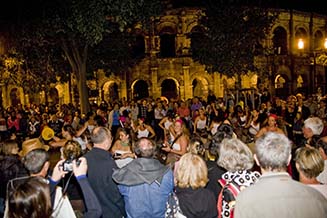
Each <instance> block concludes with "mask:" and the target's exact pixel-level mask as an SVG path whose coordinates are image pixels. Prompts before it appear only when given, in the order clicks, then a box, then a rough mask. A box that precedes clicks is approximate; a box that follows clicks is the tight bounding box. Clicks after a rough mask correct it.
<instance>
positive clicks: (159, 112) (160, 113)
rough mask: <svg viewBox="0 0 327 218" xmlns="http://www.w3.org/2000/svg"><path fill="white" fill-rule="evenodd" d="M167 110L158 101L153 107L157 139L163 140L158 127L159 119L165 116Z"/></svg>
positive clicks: (162, 133)
mask: <svg viewBox="0 0 327 218" xmlns="http://www.w3.org/2000/svg"><path fill="white" fill-rule="evenodd" d="M166 114H167V111H166V110H165V109H164V108H163V107H162V103H161V102H158V103H157V106H156V107H155V108H154V119H155V120H154V121H155V123H154V124H155V125H154V131H155V132H156V136H157V141H163V139H164V132H163V130H162V128H161V127H160V121H161V120H162V119H163V118H164V117H166Z"/></svg>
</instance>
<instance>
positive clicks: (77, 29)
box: [15, 0, 161, 113]
mask: <svg viewBox="0 0 327 218" xmlns="http://www.w3.org/2000/svg"><path fill="white" fill-rule="evenodd" d="M32 2H33V3H34V4H32V6H31V5H29V4H27V3H25V4H24V6H25V7H26V8H25V9H24V10H19V11H20V12H22V13H19V14H18V18H17V19H16V21H17V24H19V26H20V27H21V26H26V27H27V29H31V30H33V31H30V32H29V34H27V35H25V36H26V38H29V40H30V41H34V37H32V36H33V35H34V36H35V34H39V37H38V38H37V39H42V40H40V41H39V43H38V45H37V46H35V47H34V48H35V49H38V52H36V54H39V55H40V54H44V52H42V50H43V51H46V53H47V54H48V55H45V56H42V57H41V59H42V60H44V61H45V62H44V63H46V64H45V65H43V66H48V69H50V68H49V67H50V66H51V67H52V68H51V69H56V67H57V66H54V64H55V63H57V64H58V63H61V61H62V60H66V61H67V62H68V63H69V65H70V68H71V72H72V73H73V74H74V75H75V77H76V80H77V86H78V91H79V98H80V107H81V111H82V112H83V113H86V112H88V111H89V110H90V106H89V102H88V92H87V86H86V76H87V71H88V70H89V71H91V72H89V73H92V72H93V71H94V70H96V69H94V67H95V66H94V65H92V67H88V65H87V64H88V63H96V61H92V60H89V51H90V49H92V48H94V47H96V46H97V45H98V44H99V43H100V42H102V40H103V37H104V35H105V33H109V34H110V33H114V32H115V31H117V29H118V30H119V31H120V33H128V31H126V30H127V29H128V28H129V27H130V26H132V25H133V24H134V23H135V22H141V23H144V24H146V22H147V21H148V20H149V18H150V17H151V16H155V15H158V14H159V13H160V12H161V2H160V0H140V1H133V0H120V1H115V0H54V1H45V2H44V1H41V0H38V1H37V0H36V1H32ZM23 3H24V2H23ZM31 7H32V8H31ZM33 11H34V12H36V15H34V13H32V12H33ZM108 23H110V24H116V25H108ZM31 27H33V28H31ZM15 31H20V30H19V28H16V29H15ZM15 34H16V35H20V34H17V33H15ZM31 44H33V43H26V44H22V45H20V46H22V47H21V49H20V50H24V49H26V48H27V47H24V46H25V45H31ZM16 45H17V46H18V45H19V44H18V43H16ZM33 45H35V44H33ZM57 48H60V49H61V51H62V54H60V53H58V51H57ZM26 55H27V54H26ZM39 55H36V56H34V57H37V56H38V57H40V56H39ZM95 58H97V57H95ZM31 59H33V60H36V59H37V58H36V59H35V58H31ZM46 60H49V61H48V62H46ZM30 62H32V61H30ZM116 62H117V61H116ZM98 63H99V62H98ZM29 66H31V65H29ZM92 68H93V69H92ZM39 72H41V71H39Z"/></svg>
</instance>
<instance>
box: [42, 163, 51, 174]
mask: <svg viewBox="0 0 327 218" xmlns="http://www.w3.org/2000/svg"><path fill="white" fill-rule="evenodd" d="M49 168H50V162H49V161H47V162H45V163H44V165H43V167H42V170H41V172H42V175H44V177H45V176H46V175H47V174H48V170H49Z"/></svg>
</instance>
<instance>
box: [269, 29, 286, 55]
mask: <svg viewBox="0 0 327 218" xmlns="http://www.w3.org/2000/svg"><path fill="white" fill-rule="evenodd" d="M272 45H273V48H274V54H277V55H279V54H287V52H288V51H287V50H288V49H287V31H286V29H285V28H283V27H281V26H277V27H276V28H274V30H273V36H272Z"/></svg>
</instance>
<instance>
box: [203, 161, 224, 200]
mask: <svg viewBox="0 0 327 218" xmlns="http://www.w3.org/2000/svg"><path fill="white" fill-rule="evenodd" d="M206 163H207V167H208V178H209V182H208V183H207V186H206V187H205V188H206V189H208V190H210V191H211V192H212V193H213V195H214V196H215V199H216V203H217V200H218V194H219V193H220V190H221V188H222V187H221V185H220V184H219V183H218V180H219V179H221V176H222V175H223V174H224V173H225V172H226V170H225V169H223V168H222V167H219V166H218V165H217V162H216V161H207V162H206Z"/></svg>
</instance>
